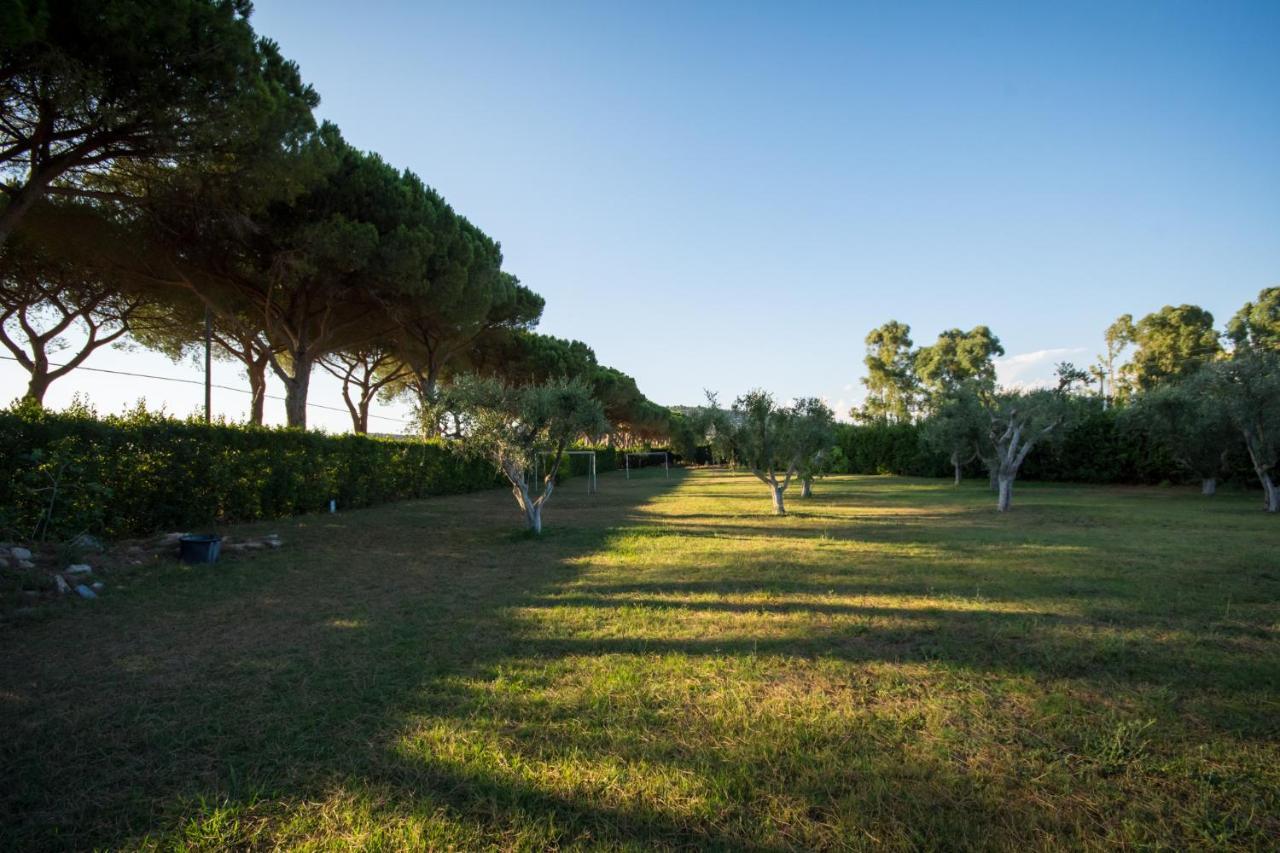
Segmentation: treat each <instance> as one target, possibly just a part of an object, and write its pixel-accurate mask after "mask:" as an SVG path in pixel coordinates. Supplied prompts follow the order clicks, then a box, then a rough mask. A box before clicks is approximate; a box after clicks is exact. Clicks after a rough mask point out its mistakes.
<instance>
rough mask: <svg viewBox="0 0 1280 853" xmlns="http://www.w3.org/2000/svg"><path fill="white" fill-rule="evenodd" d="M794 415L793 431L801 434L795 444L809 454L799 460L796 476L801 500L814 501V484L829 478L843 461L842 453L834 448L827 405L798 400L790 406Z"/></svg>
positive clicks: (832, 421)
mask: <svg viewBox="0 0 1280 853" xmlns="http://www.w3.org/2000/svg"><path fill="white" fill-rule="evenodd" d="M792 411H793V412H795V414H796V415H797V421H796V428H797V430H798V431H799V432H800V433H801V435H799V436H798V437H797V438H798V441H799V443H800V444H801V445H803V446H804V447H807V448H810V449H811V450H812V452H810V453H806V454H805V455H803V456H801V457H800V464H799V466H798V467H797V469H796V474H797V475H798V476H799V477H800V497H802V498H811V497H813V481H814V480H815V479H817V478H818V477H822V476H824V475H826V474H830V473H831V472H832V471H834V470H835V468H836V466H837V465H839V464H840V463H841V462H843V460H844V453H843V452H842V451H841V450H840V448H838V447H836V431H835V430H836V420H835V415H834V413H833V412H832V411H831V409H830V408H829V407H828V406H827V404H826V403H824V402H822V401H821V400H819V399H818V398H817V397H806V398H803V399H800V400H797V401H796V403H795V405H794V406H792Z"/></svg>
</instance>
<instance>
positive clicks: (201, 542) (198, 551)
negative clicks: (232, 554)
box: [178, 533, 222, 563]
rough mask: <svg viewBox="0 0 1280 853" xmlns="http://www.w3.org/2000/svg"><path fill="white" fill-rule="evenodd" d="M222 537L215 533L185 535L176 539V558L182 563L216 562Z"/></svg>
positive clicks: (220, 548)
mask: <svg viewBox="0 0 1280 853" xmlns="http://www.w3.org/2000/svg"><path fill="white" fill-rule="evenodd" d="M221 550H222V537H221V536H219V535H218V534H216V533H208V534H202V535H187V536H183V537H182V538H181V539H179V540H178V558H179V559H181V560H182V562H184V563H216V562H218V553H219V552H220V551H221Z"/></svg>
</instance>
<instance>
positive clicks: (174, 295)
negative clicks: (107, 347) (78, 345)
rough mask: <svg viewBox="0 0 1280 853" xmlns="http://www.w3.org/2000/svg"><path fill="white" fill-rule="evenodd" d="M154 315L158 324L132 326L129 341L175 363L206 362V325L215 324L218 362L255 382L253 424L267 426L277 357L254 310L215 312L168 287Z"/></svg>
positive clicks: (211, 334) (225, 307) (252, 387)
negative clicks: (203, 356)
mask: <svg viewBox="0 0 1280 853" xmlns="http://www.w3.org/2000/svg"><path fill="white" fill-rule="evenodd" d="M153 316H154V319H153V321H152V322H148V323H146V324H144V325H141V326H139V325H137V324H135V325H134V326H133V327H131V328H130V329H129V336H130V337H131V338H133V339H134V340H136V341H137V342H138V343H140V344H141V345H142V346H144V347H146V348H148V349H152V350H156V351H158V352H161V353H163V354H165V355H167V356H168V357H169V358H171V359H173V360H174V361H175V362H177V361H181V360H183V359H186V358H192V357H195V358H199V357H200V354H202V353H203V352H204V340H205V324H206V322H207V323H208V324H209V325H208V332H209V340H210V344H211V346H212V355H213V357H214V358H215V359H217V360H218V361H222V362H228V363H231V364H235V365H238V366H239V367H240V368H241V369H242V370H244V373H245V379H246V380H247V381H248V383H249V423H250V424H252V425H254V426H262V424H263V421H264V419H265V416H266V401H267V375H268V372H269V371H270V368H271V356H272V354H273V353H272V350H271V347H270V345H269V344H268V343H267V342H266V340H265V339H264V338H263V336H262V333H261V331H260V330H259V329H258V324H256V323H255V322H254V319H253V313H252V311H251V310H250V309H249V307H248V306H246V307H244V308H242V309H240V310H235V309H234V308H233V307H232V306H230V305H223V310H222V311H220V312H218V313H215V312H212V311H210V310H209V309H208V308H207V307H206V305H205V304H204V303H203V302H202V301H201V300H200V299H199V298H198V297H197V296H196V295H195V294H194V293H191V292H186V291H178V290H174V289H172V288H166V289H163V290H162V291H160V292H159V293H158V294H157V301H156V302H155V307H154V315H153ZM276 354H277V355H279V353H276Z"/></svg>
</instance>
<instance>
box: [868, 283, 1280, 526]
mask: <svg viewBox="0 0 1280 853" xmlns="http://www.w3.org/2000/svg"><path fill="white" fill-rule="evenodd" d="M1105 340H1106V352H1105V353H1104V354H1103V355H1101V356H1099V358H1098V361H1097V363H1095V364H1094V365H1091V366H1090V367H1089V368H1088V369H1080V368H1077V367H1076V366H1075V365H1073V364H1070V363H1065V362H1064V363H1062V364H1059V365H1058V369H1057V375H1058V386H1057V388H1053V389H1043V390H1034V391H1010V390H1001V389H999V388H998V387H997V384H996V375H995V363H994V359H995V357H996V356H998V355H1000V354H1002V353H1003V349H1002V348H1001V346H1000V342H999V340H998V339H997V338H996V337H995V336H994V335H992V334H991V332H990V330H989V329H987V328H986V327H985V326H979V327H976V328H975V329H973V330H971V331H969V332H963V331H961V330H950V331H947V332H943V333H942V334H941V335H940V336H939V338H938V341H937V343H935V344H934V345H932V346H928V347H921V348H918V349H913V348H912V342H911V338H910V328H909V327H908V326H906V325H905V324H902V323H898V322H896V321H895V322H890V323H886V324H885V325H883V326H881V327H879V328H877V329H874V330H872V332H871V333H870V334H869V335H868V336H867V358H866V365H867V369H868V376H867V377H866V378H865V379H864V380H863V381H864V383H865V384H866V386H867V390H868V399H867V402H866V403H865V404H864V406H863V407H862V408H861V409H859V410H856V411H855V412H854V415H855V417H858V418H860V419H862V420H864V421H896V422H919V423H921V424H922V427H923V429H924V434H925V436H926V438H927V440H928V442H929V443H930V445H932V446H933V447H934V448H935V450H937V451H939V452H942V453H944V454H946V455H947V456H948V458H949V459H950V461H951V464H952V466H953V467H954V470H955V477H956V481H957V482H959V480H960V477H961V472H962V470H963V468H964V467H965V466H966V465H968V464H969V463H971V462H973V461H975V460H979V461H981V462H982V464H983V465H984V467H985V468H986V469H987V471H988V473H989V474H990V478H991V484H992V488H993V489H994V490H995V491H996V492H997V495H998V498H997V508H998V509H999V510H1001V511H1004V510H1007V509H1008V508H1009V507H1010V505H1011V502H1012V494H1013V483H1014V480H1015V479H1016V478H1017V474H1018V470H1019V469H1020V467H1021V465H1022V463H1023V462H1024V461H1025V460H1026V458H1027V456H1028V455H1029V454H1030V453H1031V451H1032V450H1033V449H1034V448H1035V447H1036V446H1037V445H1040V444H1043V443H1045V442H1050V441H1053V440H1054V439H1055V438H1056V437H1057V436H1059V435H1061V434H1062V433H1063V431H1064V430H1063V427H1064V425H1065V424H1067V423H1068V422H1069V421H1070V420H1071V419H1072V418H1073V417H1076V416H1079V415H1080V414H1081V413H1082V412H1083V410H1084V408H1086V407H1088V406H1092V405H1100V406H1103V407H1108V406H1112V405H1117V404H1118V405H1120V406H1122V407H1123V411H1122V423H1123V424H1124V425H1125V427H1126V428H1128V429H1133V430H1140V431H1143V432H1144V433H1146V435H1147V436H1148V437H1149V438H1150V439H1151V440H1152V441H1154V442H1156V443H1158V444H1159V445H1160V446H1161V447H1163V448H1164V449H1165V450H1166V451H1167V452H1168V453H1169V454H1170V455H1171V456H1172V457H1173V458H1174V459H1175V460H1177V461H1178V462H1179V464H1181V465H1182V466H1183V467H1184V468H1185V469H1186V470H1187V471H1188V472H1189V473H1192V474H1194V475H1195V476H1197V477H1199V478H1200V479H1201V480H1202V483H1203V485H1202V490H1203V491H1204V493H1205V494H1213V493H1214V491H1215V490H1216V484H1217V480H1218V478H1219V477H1221V476H1223V474H1224V473H1225V472H1226V470H1227V469H1228V467H1229V460H1230V459H1231V457H1232V455H1233V452H1234V451H1235V450H1236V449H1237V448H1241V449H1243V450H1244V451H1245V452H1246V453H1247V455H1248V458H1249V459H1250V461H1251V463H1252V467H1253V470H1254V473H1255V475H1256V476H1257V478H1258V480H1259V482H1260V483H1261V484H1262V488H1263V492H1264V496H1265V506H1266V508H1267V509H1268V510H1270V511H1273V512H1274V511H1277V510H1278V509H1280V503H1278V500H1280V496H1278V495H1277V487H1276V485H1275V483H1274V476H1275V467H1276V464H1277V461H1278V455H1280V450H1278V449H1280V288H1268V289H1266V290H1263V291H1262V292H1261V293H1260V294H1259V295H1258V298H1257V300H1256V301H1252V302H1249V303H1247V304H1246V305H1245V306H1244V307H1243V308H1241V309H1240V311H1238V312H1237V313H1236V314H1235V316H1234V317H1233V318H1232V320H1231V322H1230V323H1229V324H1228V326H1227V329H1226V330H1225V332H1223V333H1218V332H1217V331H1216V330H1215V329H1214V327H1213V316H1212V315H1211V314H1210V313H1209V312H1207V311H1205V310H1204V309H1202V308H1199V307H1197V306H1191V305H1182V306H1177V307H1174V306H1165V307H1164V308H1162V309H1161V310H1160V311H1157V312H1153V313H1151V314H1149V315H1147V316H1145V317H1143V318H1142V319H1140V320H1139V321H1137V322H1134V321H1133V319H1132V318H1131V317H1129V316H1127V315H1126V316H1124V317H1121V318H1119V319H1118V320H1117V321H1116V322H1115V323H1113V324H1112V325H1111V326H1110V327H1109V328H1108V329H1107V331H1106V334H1105ZM1130 348H1132V356H1131V358H1130V360H1128V361H1125V362H1122V357H1123V356H1124V354H1125V353H1126V351H1128V350H1129V349H1130ZM1095 385H1096V390H1095V388H1094V386H1095Z"/></svg>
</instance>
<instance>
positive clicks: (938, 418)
mask: <svg viewBox="0 0 1280 853" xmlns="http://www.w3.org/2000/svg"><path fill="white" fill-rule="evenodd" d="M988 421H989V418H988V417H987V413H986V411H985V409H984V408H983V406H982V400H981V398H980V397H979V396H978V393H977V391H976V390H975V389H973V388H971V387H968V386H962V387H960V388H957V389H956V390H954V391H952V392H951V393H947V394H943V395H941V396H940V397H939V398H938V399H937V401H936V402H935V404H934V411H933V414H932V415H930V416H929V419H928V420H926V421H925V422H924V425H923V437H924V440H925V443H926V444H927V445H928V446H929V447H930V448H932V449H933V450H935V451H937V452H939V453H944V454H946V456H947V459H948V460H949V461H950V462H951V467H952V468H953V469H954V470H955V477H956V479H955V484H956V485H957V486H958V485H960V479H961V471H962V470H963V468H964V466H965V465H967V464H969V463H970V462H972V461H973V460H974V459H977V458H978V457H979V456H980V455H981V451H982V445H983V441H984V440H985V439H986V437H987V426H988Z"/></svg>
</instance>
